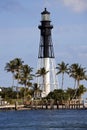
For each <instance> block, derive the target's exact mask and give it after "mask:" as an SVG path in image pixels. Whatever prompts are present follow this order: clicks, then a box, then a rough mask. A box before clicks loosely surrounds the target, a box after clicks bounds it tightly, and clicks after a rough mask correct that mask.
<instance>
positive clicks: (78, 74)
mask: <svg viewBox="0 0 87 130" xmlns="http://www.w3.org/2000/svg"><path fill="white" fill-rule="evenodd" d="M85 73H86V70H85V68H82V67H81V65H78V64H72V65H71V66H70V69H69V74H70V77H73V78H74V79H75V85H76V81H77V88H79V85H80V80H84V79H86V75H85ZM74 88H75V86H74Z"/></svg>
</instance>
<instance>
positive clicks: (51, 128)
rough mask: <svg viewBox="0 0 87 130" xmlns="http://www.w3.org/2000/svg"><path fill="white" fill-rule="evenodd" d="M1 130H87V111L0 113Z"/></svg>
mask: <svg viewBox="0 0 87 130" xmlns="http://www.w3.org/2000/svg"><path fill="white" fill-rule="evenodd" d="M0 130H87V110H26V111H0Z"/></svg>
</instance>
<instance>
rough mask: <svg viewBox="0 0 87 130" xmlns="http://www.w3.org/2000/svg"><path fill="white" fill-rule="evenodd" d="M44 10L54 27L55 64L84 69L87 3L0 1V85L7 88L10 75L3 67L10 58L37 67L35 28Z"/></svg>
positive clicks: (80, 0) (72, 0)
mask: <svg viewBox="0 0 87 130" xmlns="http://www.w3.org/2000/svg"><path fill="white" fill-rule="evenodd" d="M45 7H47V9H48V11H50V13H51V21H52V23H51V24H53V26H54V28H53V30H52V41H53V44H54V50H55V57H56V58H55V60H56V64H58V63H61V61H64V62H65V63H69V64H72V63H79V64H81V65H82V66H83V67H86V68H87V0H37V1H36V2H35V0H0V75H1V76H0V86H6V87H8V86H11V83H12V78H11V74H10V73H7V72H6V71H4V67H5V65H6V63H7V62H9V61H10V60H13V59H14V58H22V60H23V61H24V63H25V64H28V65H30V66H32V67H33V68H34V70H35V69H36V68H37V62H38V48H39V42H40V32H39V29H38V25H40V20H41V12H42V11H43V10H44V8H45ZM66 81H67V82H68V84H67V82H66ZM66 81H65V84H66V86H69V85H71V84H73V80H70V79H68V78H66ZM59 82H61V81H60V79H59ZM84 85H85V86H86V87H87V81H84Z"/></svg>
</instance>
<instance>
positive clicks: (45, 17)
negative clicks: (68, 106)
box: [38, 8, 54, 58]
mask: <svg viewBox="0 0 87 130" xmlns="http://www.w3.org/2000/svg"><path fill="white" fill-rule="evenodd" d="M41 15H42V21H41V25H39V26H38V28H39V29H40V32H41V34H40V35H41V40H40V47H39V55H38V58H54V51H53V44H52V38H51V29H52V28H53V26H52V25H51V24H50V22H51V21H50V12H48V11H47V10H46V8H45V10H44V11H43V12H42V13H41Z"/></svg>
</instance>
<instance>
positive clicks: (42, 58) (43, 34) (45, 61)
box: [38, 8, 57, 97]
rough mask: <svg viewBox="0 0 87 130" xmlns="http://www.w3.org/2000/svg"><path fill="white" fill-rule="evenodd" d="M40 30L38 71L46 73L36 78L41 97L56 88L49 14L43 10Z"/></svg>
mask: <svg viewBox="0 0 87 130" xmlns="http://www.w3.org/2000/svg"><path fill="white" fill-rule="evenodd" d="M38 28H39V29H40V45H39V54H38V61H39V62H38V69H41V68H45V70H46V71H47V73H46V74H45V75H44V76H43V77H42V78H44V82H43V79H41V77H39V78H38V85H39V86H40V88H41V89H42V96H43V97H44V96H46V95H47V94H48V93H49V92H50V91H52V90H53V89H56V88H57V82H56V72H55V63H54V60H55V56H54V49H53V43H52V36H51V30H52V29H53V26H52V25H51V21H50V12H48V11H47V9H46V8H45V9H44V11H43V12H42V13H41V25H39V26H38Z"/></svg>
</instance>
